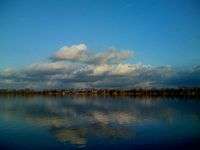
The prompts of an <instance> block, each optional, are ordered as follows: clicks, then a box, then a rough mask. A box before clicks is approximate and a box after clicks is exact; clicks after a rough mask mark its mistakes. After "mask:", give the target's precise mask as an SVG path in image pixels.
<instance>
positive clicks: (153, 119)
mask: <svg viewBox="0 0 200 150" xmlns="http://www.w3.org/2000/svg"><path fill="white" fill-rule="evenodd" d="M199 141H200V100H198V99H194V100H193V99H181V98H152V99H151V98H131V97H118V98H116V97H50V96H49V97H48V96H46V97H45V96H34V97H25V96H16V97H14V96H11V97H6V96H2V97H0V149H1V150H3V149H13V150H40V149H41V150H47V149H48V150H55V149H56V150H64V149H65V150H66V149H87V150H94V149H96V150H102V149H109V150H112V149H113V150H114V149H140V150H141V149H198V147H197V146H199V144H198V142H199Z"/></svg>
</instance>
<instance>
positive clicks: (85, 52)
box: [0, 0, 200, 89]
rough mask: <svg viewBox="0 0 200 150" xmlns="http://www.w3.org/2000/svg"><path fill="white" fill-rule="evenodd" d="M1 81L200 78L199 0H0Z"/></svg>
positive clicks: (11, 84)
mask: <svg viewBox="0 0 200 150" xmlns="http://www.w3.org/2000/svg"><path fill="white" fill-rule="evenodd" d="M0 18H1V19H0V88H6V89H7V88H10V89H13V88H18V89H19V88H33V89H47V88H151V87H156V88H163V87H167V88H170V87H172V88H174V87H199V86H200V63H199V62H200V28H199V27H200V1H199V0H98V1H97V0H45V1H44V0H0Z"/></svg>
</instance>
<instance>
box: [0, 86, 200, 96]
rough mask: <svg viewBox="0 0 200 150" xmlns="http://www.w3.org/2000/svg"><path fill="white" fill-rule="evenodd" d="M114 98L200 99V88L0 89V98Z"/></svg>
mask: <svg viewBox="0 0 200 150" xmlns="http://www.w3.org/2000/svg"><path fill="white" fill-rule="evenodd" d="M4 95H5V96H6V95H13V96H15V95H16V96H17V95H21V96H40V95H41V96H42V95H43V96H114V97H124V96H125V97H126V96H128V97H194V98H195V97H196V98H200V88H177V89H172V88H171V89H169V88H168V89H129V90H122V89H61V90H58V89H51V90H33V89H20V90H15V89H14V90H13V89H9V90H8V89H0V96H4Z"/></svg>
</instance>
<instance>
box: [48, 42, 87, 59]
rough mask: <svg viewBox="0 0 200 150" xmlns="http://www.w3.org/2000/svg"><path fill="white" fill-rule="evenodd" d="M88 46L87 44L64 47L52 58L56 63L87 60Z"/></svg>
mask: <svg viewBox="0 0 200 150" xmlns="http://www.w3.org/2000/svg"><path fill="white" fill-rule="evenodd" d="M86 51H87V46H86V45H85V44H79V45H72V46H64V47H62V48H61V49H60V50H59V51H57V52H56V53H55V54H54V56H53V57H52V59H53V60H55V61H60V60H69V61H80V60H82V59H85V57H86V56H87V55H86Z"/></svg>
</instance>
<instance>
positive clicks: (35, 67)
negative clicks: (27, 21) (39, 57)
mask: <svg viewBox="0 0 200 150" xmlns="http://www.w3.org/2000/svg"><path fill="white" fill-rule="evenodd" d="M132 53H133V52H131V51H119V50H116V49H112V50H108V51H104V52H101V53H98V54H94V53H91V52H90V51H89V50H88V48H87V46H86V45H85V44H78V45H72V46H64V47H63V48H61V49H60V50H59V51H57V52H56V53H55V55H53V57H52V59H53V61H52V59H49V60H47V61H46V62H38V63H34V64H31V65H30V66H27V67H26V68H23V69H21V70H12V69H6V70H3V71H0V88H26V87H29V88H35V89H45V88H84V87H85V88H89V87H94V88H134V87H145V88H147V87H177V86H199V85H200V76H199V74H200V71H199V70H200V69H199V66H196V67H194V68H193V69H192V70H191V69H190V70H184V71H183V70H182V71H180V70H175V69H174V68H172V67H170V66H164V67H153V66H150V65H144V64H131V63H126V62H127V60H128V59H130V57H131V56H132Z"/></svg>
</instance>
